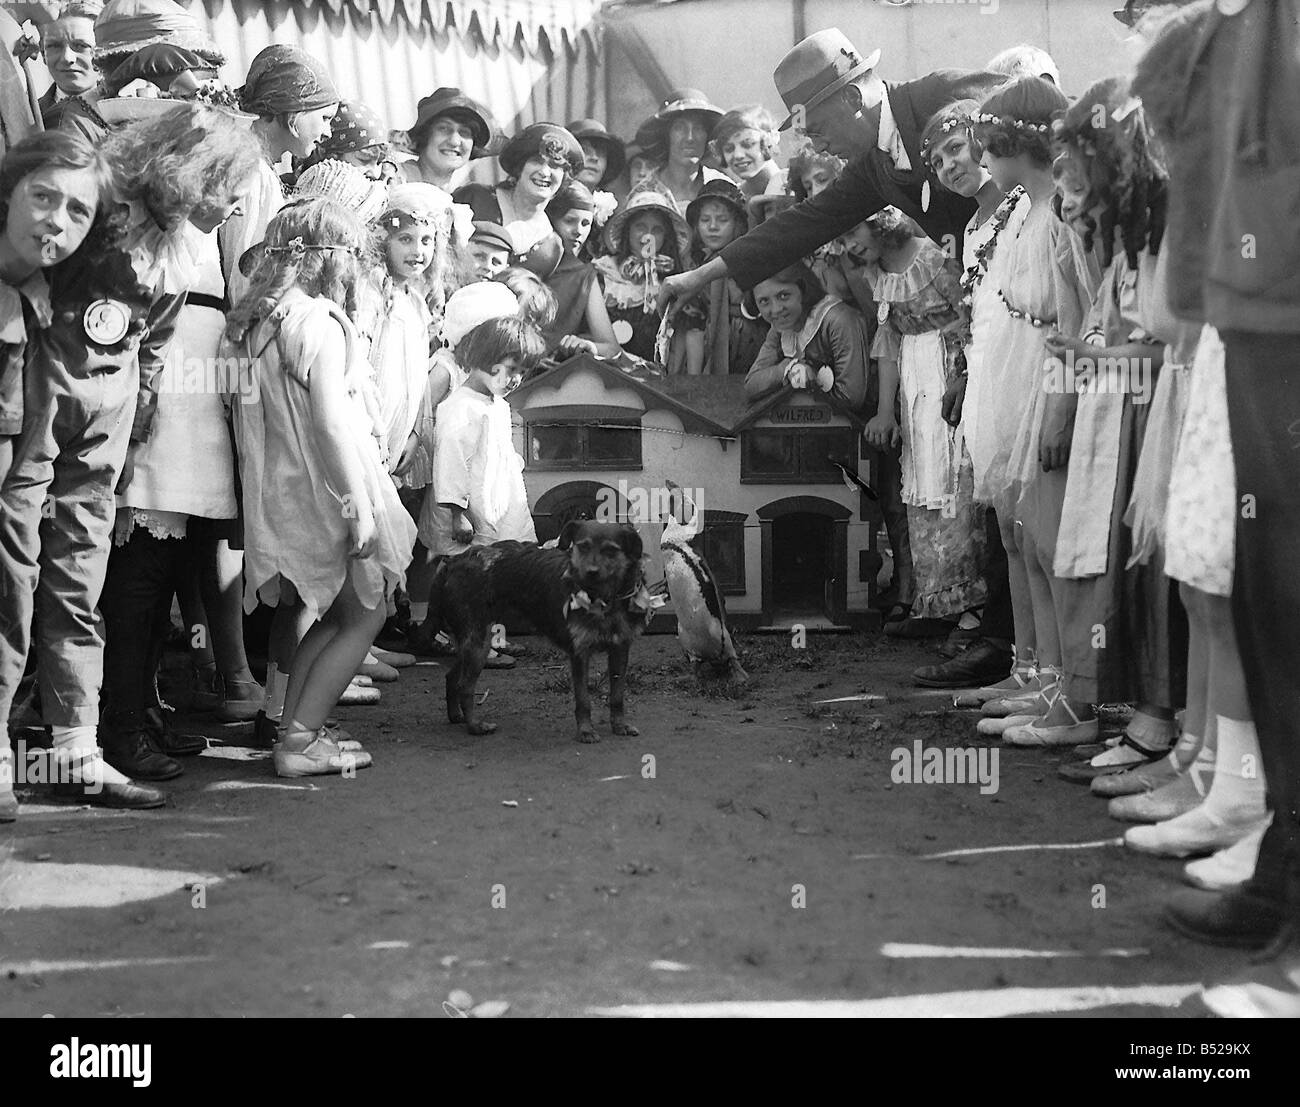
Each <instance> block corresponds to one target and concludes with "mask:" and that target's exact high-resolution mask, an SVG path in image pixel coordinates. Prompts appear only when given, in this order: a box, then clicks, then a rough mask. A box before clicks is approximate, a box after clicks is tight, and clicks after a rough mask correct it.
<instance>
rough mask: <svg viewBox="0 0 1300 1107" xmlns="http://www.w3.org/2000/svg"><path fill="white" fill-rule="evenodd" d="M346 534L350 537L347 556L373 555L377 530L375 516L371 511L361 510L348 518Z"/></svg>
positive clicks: (377, 534)
mask: <svg viewBox="0 0 1300 1107" xmlns="http://www.w3.org/2000/svg"><path fill="white" fill-rule="evenodd" d="M348 534H349V535H350V536H351V538H352V545H351V547H350V548H349V549H348V557H355V558H365V557H371V556H373V555H374V552H375V545H376V543H377V542H378V538H379V531H378V529H377V528H376V527H375V517H374V515H373V514H372V513H371V512H369V511H366V512H362V513H359V514H357V515H354V516H353V517H352V518H350V519H348Z"/></svg>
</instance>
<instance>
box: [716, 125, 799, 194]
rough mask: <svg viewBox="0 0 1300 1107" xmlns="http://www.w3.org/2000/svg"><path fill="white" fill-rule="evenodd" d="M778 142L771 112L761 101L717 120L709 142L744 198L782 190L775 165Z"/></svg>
mask: <svg viewBox="0 0 1300 1107" xmlns="http://www.w3.org/2000/svg"><path fill="white" fill-rule="evenodd" d="M779 141H780V135H779V134H778V133H777V130H776V120H774V119H773V118H772V115H771V113H770V112H769V111H768V110H767V109H766V108H765V107H763V105H762V104H748V105H746V106H745V107H740V108H734V109H732V110H731V111H729V112H727V114H726V115H724V116H723V117H722V118H721V119H719V120H718V123H717V126H715V127H714V128H713V135H712V138H711V145H712V146H713V151H714V153H715V154H716V155H717V157H718V160H719V161H720V162H721V163H722V167H723V168H724V169H726V171H727V172H728V173H729V174H730V175H731V176H732V178H733V179H734V180H735V181H736V183H737V184H739V185H740V191H741V192H743V193H744V194H745V197H746V199H748V198H749V197H751V196H762V195H765V194H770V195H780V194H781V193H783V192H784V191H785V174H784V173H783V172H781V167H780V166H779V165H777V164H776V151H777V145H778V143H779Z"/></svg>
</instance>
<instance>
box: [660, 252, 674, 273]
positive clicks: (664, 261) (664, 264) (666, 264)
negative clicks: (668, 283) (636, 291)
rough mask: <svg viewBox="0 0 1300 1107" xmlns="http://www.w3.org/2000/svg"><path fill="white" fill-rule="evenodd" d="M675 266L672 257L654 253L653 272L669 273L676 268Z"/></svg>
mask: <svg viewBox="0 0 1300 1107" xmlns="http://www.w3.org/2000/svg"><path fill="white" fill-rule="evenodd" d="M676 268H677V262H675V261H674V260H673V259H672V258H670V257H669V256H668V255H667V254H656V255H655V272H656V273H671V272H672V271H673V270H674V269H676Z"/></svg>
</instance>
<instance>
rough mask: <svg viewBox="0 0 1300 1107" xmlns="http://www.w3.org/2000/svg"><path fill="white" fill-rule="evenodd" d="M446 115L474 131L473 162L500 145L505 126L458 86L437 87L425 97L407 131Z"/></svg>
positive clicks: (492, 151) (494, 150) (495, 149)
mask: <svg viewBox="0 0 1300 1107" xmlns="http://www.w3.org/2000/svg"><path fill="white" fill-rule="evenodd" d="M443 115H445V116H448V117H449V118H451V119H455V120H457V121H458V122H462V123H464V124H465V125H466V126H467V127H469V129H470V130H471V131H473V132H474V148H473V150H471V151H470V155H469V156H470V160H471V161H473V160H474V159H475V158H485V157H489V156H490V155H492V154H494V153H496V151H497V149H499V148H500V146H501V129H500V128H499V127H498V126H497V122H496V120H495V119H493V118H492V113H491V112H490V111H488V109H487V108H485V107H484V106H483V105H482V104H480V103H479V102H478V101H477V100H475V99H474V98H473V97H472V96H466V95H465V93H463V92H461V90H460V89H458V88H446V87H444V88H436V89H434V90H433V91H432V92H431V93H429V95H428V96H425V97H422V98H421V100H420V103H419V104H418V105H417V106H416V109H415V122H414V123H412V124H411V126H410V128H409V129H408V131H407V133H408V134H418V133H419V132H420V131H421V130H424V129H425V128H427V127H429V126H430V125H432V123H433V121H434V120H435V119H437V118H438V117H439V116H443ZM413 145H415V143H414V142H413ZM415 153H416V154H417V155H418V154H419V153H420V151H419V150H416V151H415Z"/></svg>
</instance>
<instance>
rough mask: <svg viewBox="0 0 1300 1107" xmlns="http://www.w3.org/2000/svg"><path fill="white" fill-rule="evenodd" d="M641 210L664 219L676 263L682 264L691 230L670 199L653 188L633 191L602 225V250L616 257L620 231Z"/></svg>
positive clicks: (688, 248)
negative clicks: (672, 239) (673, 240)
mask: <svg viewBox="0 0 1300 1107" xmlns="http://www.w3.org/2000/svg"><path fill="white" fill-rule="evenodd" d="M643 211H655V212H659V214H661V215H663V216H664V217H665V218H666V219H667V220H668V224H669V226H671V227H672V229H673V234H674V235H676V237H677V260H678V262H679V263H681V264H683V265H684V264H685V263H686V259H687V258H688V257H689V256H690V247H691V229H690V227H688V226H687V225H686V220H685V219H683V218H682V213H681V212H680V211H678V210H677V205H676V204H675V203H674V202H673V198H672V197H671V196H669V195H668V194H667V193H665V192H661V191H660V190H659V189H657V188H655V187H654V186H653V185H649V186H645V187H643V188H639V189H637V190H636V191H635V192H633V193H632V194H631V195H630V196H629V197H628V198H627V199H626V200H625V201H623V206H622V207H620V208H619V209H618V211H617V212H615V213H614V217H613V218H612V219H610V221H609V222H608V223H606V224H605V248H606V249H607V250H608V251H609V252H610V253H611V254H612V255H614V256H616V257H617V256H618V252H619V245H620V242H621V240H622V238H623V229H624V228H625V227H626V226H627V225H628V223H629V222H630V221H631V219H632V217H633V216H634V215H638V214H639V213H641V212H643Z"/></svg>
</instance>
